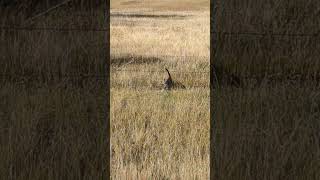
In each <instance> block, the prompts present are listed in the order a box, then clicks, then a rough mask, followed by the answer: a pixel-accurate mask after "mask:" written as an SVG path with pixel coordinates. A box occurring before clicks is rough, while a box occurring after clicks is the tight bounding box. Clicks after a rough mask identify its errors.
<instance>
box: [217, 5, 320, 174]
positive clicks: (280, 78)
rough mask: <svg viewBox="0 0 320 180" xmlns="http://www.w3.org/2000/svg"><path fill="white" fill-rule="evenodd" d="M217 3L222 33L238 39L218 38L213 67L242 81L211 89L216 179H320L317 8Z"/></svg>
mask: <svg viewBox="0 0 320 180" xmlns="http://www.w3.org/2000/svg"><path fill="white" fill-rule="evenodd" d="M218 3H219V5H220V6H219V8H218V14H217V16H216V18H217V26H216V27H218V28H217V31H218V32H235V34H234V35H230V34H229V35H221V36H218V37H217V40H218V41H217V42H218V44H217V50H216V52H214V55H215V56H214V57H215V59H213V63H214V65H215V66H216V67H218V68H220V69H223V70H224V72H229V73H230V74H233V75H234V76H237V77H238V78H240V79H241V80H243V82H244V83H243V85H242V86H241V87H239V88H235V87H230V86H228V85H226V86H223V87H220V88H216V89H214V90H213V93H212V94H213V104H212V106H211V111H212V112H213V118H214V120H215V122H217V124H216V125H217V129H213V131H212V133H214V134H215V135H216V139H215V141H214V142H212V143H214V146H215V148H216V152H212V156H211V157H212V158H216V161H217V164H216V167H217V169H216V170H217V172H212V173H217V174H218V175H219V177H220V179H239V178H240V179H319V177H320V174H319V171H318V170H319V167H320V164H319V161H318V158H319V155H320V151H319V139H320V135H319V122H318V117H319V96H318V94H319V93H318V91H319V86H318V84H319V62H318V60H317V59H318V49H319V47H318V45H317V43H316V42H317V41H318V38H319V37H318V35H312V34H314V33H315V32H317V29H318V26H319V23H318V20H317V19H316V18H315V15H316V14H317V11H318V9H319V6H318V2H317V1H312V0H311V1H305V2H302V1H269V2H263V3H262V2H258V1H256V2H253V1H252V2H249V1H241V3H240V2H238V1H237V2H236V1H228V2H224V1H218ZM222 7H224V9H223V8H222ZM237 32H240V33H241V32H242V33H244V34H236V33H237ZM247 32H249V33H258V35H257V34H255V35H254V34H246V33H247ZM259 33H261V34H266V35H259ZM283 33H284V34H300V35H298V36H292V35H283V36H281V35H279V34H283ZM274 34H278V35H274ZM303 34H310V36H306V35H303Z"/></svg>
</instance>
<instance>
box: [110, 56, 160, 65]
mask: <svg viewBox="0 0 320 180" xmlns="http://www.w3.org/2000/svg"><path fill="white" fill-rule="evenodd" d="M162 61H163V60H162V59H160V58H157V57H147V56H122V57H111V62H110V63H111V65H112V66H122V65H127V64H138V65H141V64H156V63H161V62H162Z"/></svg>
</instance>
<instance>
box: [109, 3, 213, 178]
mask: <svg viewBox="0 0 320 180" xmlns="http://www.w3.org/2000/svg"><path fill="white" fill-rule="evenodd" d="M179 2H180V1H179ZM206 2H207V3H208V1H206ZM127 3H129V2H127V1H113V2H111V5H112V7H111V44H110V45H111V56H112V58H111V144H112V156H111V164H112V165H111V174H112V179H208V178H209V114H210V110H209V102H210V101H209V100H210V99H209V65H210V63H209V12H208V11H206V12H201V11H196V9H193V8H192V6H188V7H189V8H190V9H191V10H189V11H188V9H184V10H183V8H180V9H179V10H178V9H176V6H174V5H173V4H178V1H173V2H172V3H173V4H171V3H170V2H167V1H162V2H160V1H154V2H151V1H140V2H132V3H133V5H130V6H127V5H126V4H127ZM149 3H150V4H149ZM192 3H194V4H197V2H195V1H192ZM199 3H201V2H199ZM143 5H144V6H143ZM198 5H199V4H198ZM142 6H143V7H142ZM160 6H161V7H160ZM165 67H167V68H168V69H169V70H170V72H171V75H172V77H173V79H174V80H176V81H179V82H181V83H183V84H184V85H185V86H186V87H187V88H186V89H185V90H182V89H176V90H173V91H170V92H167V91H162V90H161V88H162V83H163V79H164V78H165V77H166V76H167V75H166V72H165V70H164V68H165Z"/></svg>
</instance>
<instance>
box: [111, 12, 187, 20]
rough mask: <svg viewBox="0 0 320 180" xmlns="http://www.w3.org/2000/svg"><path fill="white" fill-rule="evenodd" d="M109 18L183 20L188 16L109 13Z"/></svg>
mask: <svg viewBox="0 0 320 180" xmlns="http://www.w3.org/2000/svg"><path fill="white" fill-rule="evenodd" d="M111 17H120V18H155V19H160V18H164V19H167V18H177V19H184V18H186V17H189V16H185V15H176V14H162V15H155V14H123V13H111Z"/></svg>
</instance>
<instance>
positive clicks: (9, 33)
mask: <svg viewBox="0 0 320 180" xmlns="http://www.w3.org/2000/svg"><path fill="white" fill-rule="evenodd" d="M0 12H4V11H0ZM76 14H82V15H83V16H81V17H79V16H77V15H76ZM5 17H6V16H5V15H3V14H1V23H0V24H1V25H10V24H8V23H9V21H8V19H5ZM62 19H63V20H62ZM11 20H13V21H11V22H15V24H16V26H17V25H19V24H20V23H21V22H20V21H18V20H21V19H11ZM70 22H72V23H70ZM104 22H105V21H103V13H102V12H101V11H99V10H97V11H96V14H95V15H94V16H92V14H90V15H89V14H86V12H83V11H81V12H76V11H68V9H59V11H56V12H54V13H53V14H50V15H49V16H47V17H41V18H39V19H37V21H36V23H35V24H34V25H33V26H32V27H48V28H50V27H54V28H60V27H64V28H69V27H78V28H81V27H85V26H87V27H93V28H99V27H102V26H105V24H104ZM90 23H91V24H90ZM104 33H105V32H81V31H80V32H59V31H43V30H34V31H23V30H22V31H21V30H1V31H0V46H1V48H0V54H1V57H0V58H1V61H0V74H1V77H0V99H1V101H0V137H1V138H0V139H1V140H0V152H1V153H0V154H1V155H0V161H1V163H0V164H1V165H0V177H2V178H4V179H103V178H105V176H106V168H107V167H106V158H107V154H106V151H107V149H108V147H107V143H106V140H107V138H106V128H107V127H106V121H105V119H106V115H107V112H106V108H105V107H106V103H107V102H106V98H107V94H106V84H105V82H104V80H103V79H100V78H95V76H96V75H98V76H103V75H104V74H105V69H104V64H105V62H104V61H105V59H106V55H105V49H104V46H103V44H104V43H105V39H104V38H105V34H104ZM80 75H85V76H82V77H81V76H80ZM86 76H91V77H90V78H88V77H86Z"/></svg>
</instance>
